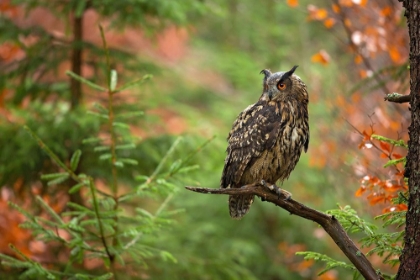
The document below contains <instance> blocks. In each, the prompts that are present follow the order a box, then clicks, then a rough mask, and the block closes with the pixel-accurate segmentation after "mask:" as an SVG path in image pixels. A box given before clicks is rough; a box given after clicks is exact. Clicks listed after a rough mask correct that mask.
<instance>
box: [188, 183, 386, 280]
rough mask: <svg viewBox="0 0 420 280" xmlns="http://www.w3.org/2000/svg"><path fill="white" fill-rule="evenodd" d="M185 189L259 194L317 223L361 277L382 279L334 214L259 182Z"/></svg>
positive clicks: (204, 191) (292, 212) (199, 191)
mask: <svg viewBox="0 0 420 280" xmlns="http://www.w3.org/2000/svg"><path fill="white" fill-rule="evenodd" d="M186 189H188V190H190V191H194V192H198V193H206V194H228V195H244V194H248V195H249V194H253V195H256V196H259V197H260V198H261V199H262V200H265V201H269V202H271V203H273V204H275V205H277V206H279V207H281V208H283V209H285V210H287V211H289V212H290V214H294V215H297V216H299V217H302V218H304V219H307V220H311V221H314V222H316V223H318V224H319V225H320V226H321V227H323V228H324V230H325V231H326V232H327V233H328V234H329V235H330V236H331V238H332V239H333V240H334V242H335V243H336V244H337V245H338V247H339V248H340V249H341V251H343V253H344V254H345V255H346V256H347V258H348V259H349V260H350V261H351V262H352V263H353V264H354V266H355V267H356V268H357V270H359V272H360V273H361V274H362V275H363V277H364V278H365V279H367V280H378V279H383V278H382V276H380V275H377V274H376V271H375V269H374V268H373V267H372V264H371V263H370V262H369V261H368V259H367V258H366V256H365V255H364V254H363V253H362V252H361V251H360V250H359V248H357V246H356V245H355V244H354V242H353V241H352V240H351V239H350V237H349V236H348V235H347V233H346V231H345V230H344V228H343V227H342V226H341V224H340V223H339V222H338V220H337V219H336V218H335V217H334V216H330V215H326V214H324V213H322V212H319V211H317V210H315V209H312V208H309V207H307V206H305V205H303V204H301V203H299V202H297V201H295V200H293V199H291V198H289V199H287V194H284V193H282V194H280V195H277V194H275V193H273V192H271V191H270V190H269V189H268V188H266V187H264V186H262V185H261V184H258V183H256V184H250V185H246V186H244V187H242V188H229V189H210V188H195V187H186Z"/></svg>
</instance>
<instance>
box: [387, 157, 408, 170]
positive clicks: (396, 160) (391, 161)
mask: <svg viewBox="0 0 420 280" xmlns="http://www.w3.org/2000/svg"><path fill="white" fill-rule="evenodd" d="M400 162H404V164H405V163H406V158H405V157H403V158H399V159H391V160H389V161H388V162H387V163H385V165H384V168H385V167H389V166H392V165H397V164H398V163H400Z"/></svg>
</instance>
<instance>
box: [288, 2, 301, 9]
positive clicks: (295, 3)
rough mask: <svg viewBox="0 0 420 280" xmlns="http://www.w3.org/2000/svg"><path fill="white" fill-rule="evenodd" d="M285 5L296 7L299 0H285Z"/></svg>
mask: <svg viewBox="0 0 420 280" xmlns="http://www.w3.org/2000/svg"><path fill="white" fill-rule="evenodd" d="M286 3H287V5H289V7H292V8H296V7H297V6H298V5H299V1H298V0H287V2H286Z"/></svg>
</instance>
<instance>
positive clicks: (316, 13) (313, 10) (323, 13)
mask: <svg viewBox="0 0 420 280" xmlns="http://www.w3.org/2000/svg"><path fill="white" fill-rule="evenodd" d="M307 9H308V13H309V14H308V20H324V19H326V18H327V17H328V11H327V10H326V9H319V8H318V7H316V6H315V5H308V8H307Z"/></svg>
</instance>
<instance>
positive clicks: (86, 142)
mask: <svg viewBox="0 0 420 280" xmlns="http://www.w3.org/2000/svg"><path fill="white" fill-rule="evenodd" d="M100 141H102V139H101V138H99V137H91V138H86V139H83V141H82V143H83V144H88V143H97V142H100Z"/></svg>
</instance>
